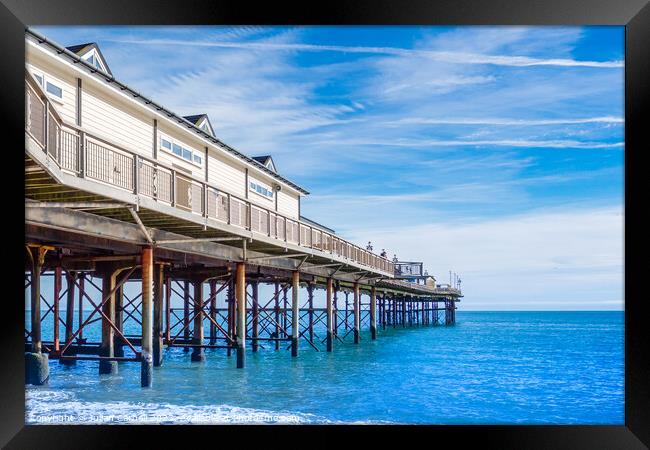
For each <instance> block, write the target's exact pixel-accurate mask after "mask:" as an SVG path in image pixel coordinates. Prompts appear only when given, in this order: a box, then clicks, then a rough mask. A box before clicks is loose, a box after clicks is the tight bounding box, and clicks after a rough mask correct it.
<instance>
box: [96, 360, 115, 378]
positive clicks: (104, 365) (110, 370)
mask: <svg viewBox="0 0 650 450" xmlns="http://www.w3.org/2000/svg"><path fill="white" fill-rule="evenodd" d="M99 373H100V374H102V375H103V374H109V375H114V374H116V373H117V361H106V360H100V361H99Z"/></svg>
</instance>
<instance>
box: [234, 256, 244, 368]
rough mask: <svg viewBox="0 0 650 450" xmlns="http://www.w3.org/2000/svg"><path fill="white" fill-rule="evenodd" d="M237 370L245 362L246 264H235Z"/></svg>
mask: <svg viewBox="0 0 650 450" xmlns="http://www.w3.org/2000/svg"><path fill="white" fill-rule="evenodd" d="M235 290H236V297H237V328H236V333H237V368H238V369H242V368H243V367H244V365H245V360H246V264H245V263H242V262H240V263H237V281H236V286H235Z"/></svg>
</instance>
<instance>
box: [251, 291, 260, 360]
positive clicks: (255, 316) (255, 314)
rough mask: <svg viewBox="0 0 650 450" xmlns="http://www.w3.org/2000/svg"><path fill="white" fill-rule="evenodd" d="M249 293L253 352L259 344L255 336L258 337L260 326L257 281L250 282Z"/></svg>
mask: <svg viewBox="0 0 650 450" xmlns="http://www.w3.org/2000/svg"><path fill="white" fill-rule="evenodd" d="M251 295H252V297H253V311H252V314H253V336H252V341H253V342H252V347H253V352H257V348H258V347H259V344H258V342H257V338H258V337H259V334H260V333H259V327H260V321H259V317H258V314H259V283H258V282H257V281H253V282H252V283H251Z"/></svg>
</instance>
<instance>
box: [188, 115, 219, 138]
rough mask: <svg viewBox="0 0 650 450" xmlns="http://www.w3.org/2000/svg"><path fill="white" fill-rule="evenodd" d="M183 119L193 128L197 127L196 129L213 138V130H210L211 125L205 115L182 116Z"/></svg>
mask: <svg viewBox="0 0 650 450" xmlns="http://www.w3.org/2000/svg"><path fill="white" fill-rule="evenodd" d="M183 118H184V119H185V120H187V121H188V122H190V123H191V124H192V125H194V126H195V127H197V128H198V129H200V130H203V131H205V132H206V133H208V134H209V135H210V136H212V137H214V130H213V129H212V125H211V124H210V119H208V115H207V114H197V115H194V116H183Z"/></svg>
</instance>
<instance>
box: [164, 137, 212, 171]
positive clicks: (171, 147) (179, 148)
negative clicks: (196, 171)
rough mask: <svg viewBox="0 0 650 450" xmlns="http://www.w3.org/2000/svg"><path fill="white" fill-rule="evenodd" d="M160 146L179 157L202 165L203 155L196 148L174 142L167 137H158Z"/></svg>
mask: <svg viewBox="0 0 650 450" xmlns="http://www.w3.org/2000/svg"><path fill="white" fill-rule="evenodd" d="M160 148H161V149H162V150H164V151H166V152H169V153H173V154H174V155H176V156H178V157H179V158H183V159H184V160H186V161H189V162H191V163H192V164H194V165H197V166H202V165H203V156H202V154H201V153H199V152H198V151H196V150H192V149H190V148H187V147H185V146H184V145H182V144H180V143H178V142H175V141H174V140H173V139H169V138H168V137H162V136H161V137H160Z"/></svg>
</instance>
